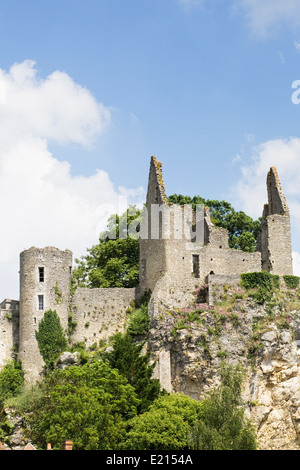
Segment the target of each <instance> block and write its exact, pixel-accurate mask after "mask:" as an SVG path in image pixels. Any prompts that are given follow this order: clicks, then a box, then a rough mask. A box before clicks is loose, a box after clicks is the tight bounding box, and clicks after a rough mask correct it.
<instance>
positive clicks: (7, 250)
mask: <svg viewBox="0 0 300 470" xmlns="http://www.w3.org/2000/svg"><path fill="white" fill-rule="evenodd" d="M0 83H2V90H5V100H3V101H2V103H0V129H1V132H0V213H1V222H2V223H1V243H0V285H1V292H0V295H1V297H3V298H4V297H15V298H16V296H18V274H17V273H18V262H19V252H20V251H22V250H23V249H27V248H30V246H41V247H43V246H47V245H51V246H57V247H58V248H61V249H65V248H69V249H71V250H72V251H73V252H74V256H80V255H82V254H84V253H85V249H86V247H88V246H91V245H92V244H93V243H95V242H96V241H97V237H98V235H99V232H100V231H101V230H103V229H104V226H105V223H106V221H107V217H108V216H109V215H110V214H111V213H112V212H114V211H116V210H118V208H119V203H120V198H121V197H123V198H124V196H126V197H127V196H128V197H129V198H131V199H133V200H134V201H138V200H143V198H144V191H143V189H142V188H135V189H131V190H130V189H125V188H115V187H114V184H113V182H112V181H111V180H110V178H109V175H108V174H107V173H106V172H105V171H103V170H101V169H99V170H97V171H96V172H95V174H93V175H91V176H75V177H74V176H72V175H71V171H70V169H71V168H70V164H69V163H68V162H66V161H64V162H63V161H59V160H58V159H56V158H55V156H53V155H52V154H51V152H50V151H49V149H48V143H49V142H50V141H52V142H55V143H59V144H64V145H67V144H71V143H76V144H80V145H82V146H84V147H87V148H88V147H89V146H91V145H92V143H93V141H94V140H95V139H96V138H97V137H98V136H99V135H100V134H101V132H102V131H103V130H104V129H105V127H106V126H107V125H108V124H109V122H110V118H111V112H110V109H109V108H108V107H106V106H104V105H103V104H101V103H98V102H97V101H96V99H95V98H94V97H93V96H92V94H91V93H90V92H89V91H88V90H86V89H85V88H83V87H81V86H80V85H78V84H76V83H75V82H74V81H73V80H72V78H70V77H69V76H68V75H67V74H66V73H62V72H59V71H55V72H54V73H52V74H51V75H49V76H48V77H46V78H44V79H42V78H40V77H38V74H37V70H36V67H35V64H34V62H32V61H24V62H23V63H21V64H15V65H13V66H12V67H11V68H10V70H9V71H8V72H6V71H4V70H1V69H0ZM1 300H2V298H1Z"/></svg>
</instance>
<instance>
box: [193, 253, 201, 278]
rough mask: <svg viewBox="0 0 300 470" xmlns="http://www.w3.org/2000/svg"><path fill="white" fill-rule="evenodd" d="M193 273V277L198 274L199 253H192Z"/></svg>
mask: <svg viewBox="0 0 300 470" xmlns="http://www.w3.org/2000/svg"><path fill="white" fill-rule="evenodd" d="M193 274H194V276H195V277H199V276H200V263H199V255H193Z"/></svg>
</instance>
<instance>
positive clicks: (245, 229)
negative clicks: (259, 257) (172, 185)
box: [168, 194, 260, 252]
mask: <svg viewBox="0 0 300 470" xmlns="http://www.w3.org/2000/svg"><path fill="white" fill-rule="evenodd" d="M168 200H169V202H171V203H173V204H190V205H191V206H192V207H193V208H194V209H195V207H196V205H197V204H202V205H204V206H206V207H209V208H210V213H211V221H212V222H213V224H214V225H216V226H217V227H223V228H226V229H227V230H228V235H229V246H230V248H236V249H240V250H243V251H247V252H253V251H255V249H256V240H257V235H258V232H259V229H260V220H253V219H252V218H251V217H249V216H248V215H246V214H245V213H244V212H242V211H238V212H237V211H235V210H234V208H233V207H232V206H231V204H230V203H229V202H226V201H217V200H211V199H204V198H202V197H200V196H194V197H193V198H192V197H190V196H183V195H182V194H173V195H171V196H169V198H168Z"/></svg>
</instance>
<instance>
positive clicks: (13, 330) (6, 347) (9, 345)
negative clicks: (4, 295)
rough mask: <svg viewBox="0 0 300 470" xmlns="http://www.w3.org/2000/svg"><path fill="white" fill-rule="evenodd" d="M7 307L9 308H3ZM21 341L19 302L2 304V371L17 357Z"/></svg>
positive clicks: (0, 350)
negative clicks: (19, 340)
mask: <svg viewBox="0 0 300 470" xmlns="http://www.w3.org/2000/svg"><path fill="white" fill-rule="evenodd" d="M3 307H7V308H3ZM18 339H19V308H18V302H14V303H13V304H12V301H8V299H6V301H4V302H2V304H1V308H0V369H1V367H3V366H4V365H5V364H7V362H9V361H11V360H12V359H14V358H15V357H16V353H17V351H18Z"/></svg>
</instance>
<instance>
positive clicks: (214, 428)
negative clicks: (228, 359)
mask: <svg viewBox="0 0 300 470" xmlns="http://www.w3.org/2000/svg"><path fill="white" fill-rule="evenodd" d="M243 376H244V374H243V371H242V369H241V368H240V367H238V366H237V367H236V368H234V367H233V366H228V365H227V366H225V365H222V368H221V384H220V386H219V387H218V388H216V389H214V390H213V391H212V393H211V394H210V396H209V397H208V398H207V399H206V400H204V401H203V402H202V409H201V416H200V419H199V420H198V421H197V422H196V423H195V424H194V425H193V426H192V428H191V429H190V431H189V435H188V446H189V448H190V449H192V450H256V433H255V429H254V426H253V425H252V423H251V422H250V421H249V420H248V419H246V418H245V410H244V408H243V406H242V405H243V403H242V398H241V390H242V381H243Z"/></svg>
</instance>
